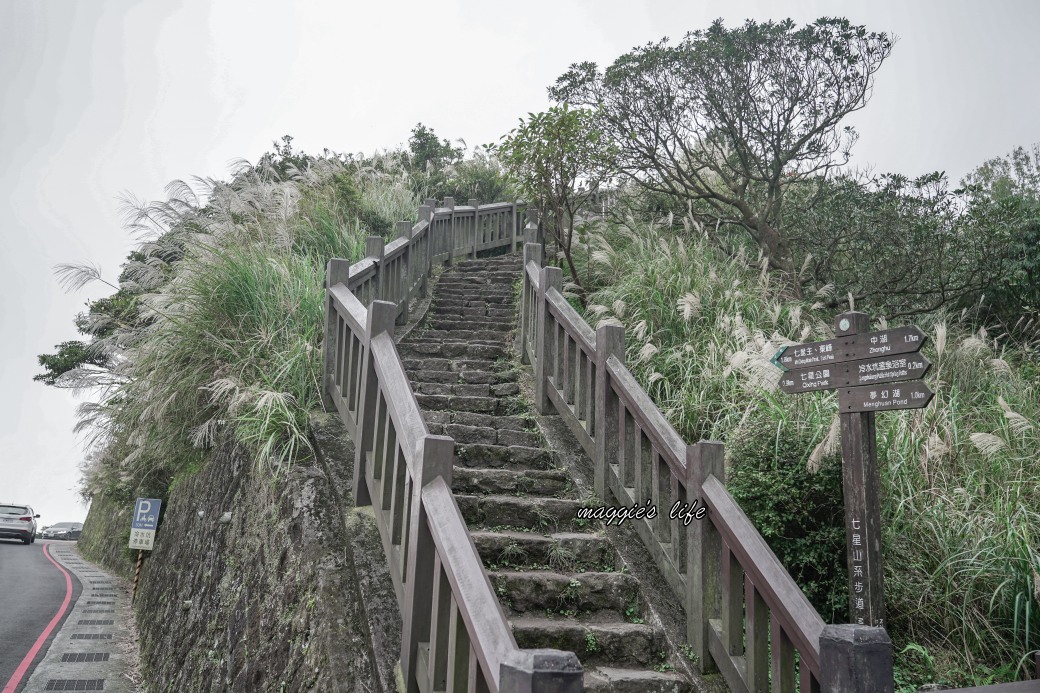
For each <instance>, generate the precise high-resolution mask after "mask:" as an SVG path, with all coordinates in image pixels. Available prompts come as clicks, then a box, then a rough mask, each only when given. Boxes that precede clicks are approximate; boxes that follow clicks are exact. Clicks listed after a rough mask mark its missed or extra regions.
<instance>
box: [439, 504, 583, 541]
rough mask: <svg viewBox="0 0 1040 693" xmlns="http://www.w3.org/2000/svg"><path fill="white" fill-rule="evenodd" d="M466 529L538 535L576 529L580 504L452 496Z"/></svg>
mask: <svg viewBox="0 0 1040 693" xmlns="http://www.w3.org/2000/svg"><path fill="white" fill-rule="evenodd" d="M455 500H457V501H458V503H459V509H460V510H461V511H462V516H463V518H465V520H466V524H467V525H468V526H469V528H470V530H471V531H472V530H476V529H490V528H496V527H501V528H506V527H512V528H521V529H530V530H535V531H538V532H540V533H542V534H552V533H555V532H567V531H575V530H578V529H579V527H578V526H577V525H576V523H575V519H576V515H577V512H578V508H580V507H581V503H579V502H578V501H576V500H572V499H569V498H518V497H516V496H498V495H495V496H475V495H471V494H455Z"/></svg>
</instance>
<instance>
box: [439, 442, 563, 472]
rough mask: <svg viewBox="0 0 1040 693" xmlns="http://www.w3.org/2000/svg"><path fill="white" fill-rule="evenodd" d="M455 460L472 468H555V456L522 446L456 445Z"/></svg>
mask: <svg viewBox="0 0 1040 693" xmlns="http://www.w3.org/2000/svg"><path fill="white" fill-rule="evenodd" d="M456 460H458V462H459V464H462V465H464V466H467V467H474V468H485V467H490V468H493V469H501V468H503V467H509V468H521V469H553V468H555V466H556V456H555V454H554V453H552V451H549V450H545V448H542V447H526V446H524V445H487V444H483V443H468V444H457V445H456Z"/></svg>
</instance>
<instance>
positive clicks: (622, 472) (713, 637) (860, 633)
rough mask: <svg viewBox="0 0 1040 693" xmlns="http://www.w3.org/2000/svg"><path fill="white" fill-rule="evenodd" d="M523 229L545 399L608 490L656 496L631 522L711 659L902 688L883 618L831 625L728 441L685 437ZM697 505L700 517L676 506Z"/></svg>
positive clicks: (537, 367) (525, 344)
mask: <svg viewBox="0 0 1040 693" xmlns="http://www.w3.org/2000/svg"><path fill="white" fill-rule="evenodd" d="M526 234H527V239H528V241H529V242H526V243H525V244H524V271H523V288H522V294H521V297H522V298H521V311H522V312H521V316H520V330H521V335H520V348H521V357H522V359H523V360H524V362H526V363H530V364H531V365H532V366H533V370H534V375H535V400H536V405H537V407H538V409H539V412H540V413H542V414H548V413H552V412H555V413H557V414H559V415H560V417H561V418H562V419H563V421H565V422H566V424H567V426H568V427H569V428H570V430H571V431H572V432H573V433H574V435H575V437H576V438H577V439H578V441H579V442H580V443H581V445H582V447H583V448H584V449H585V451H586V452H587V453H588V454H589V456H590V457H592V459H593V461H594V469H595V478H594V487H595V491H596V494H597V496H599V498H600V499H601V501H602V502H604V503H609V502H610V501H609V499H608V493H609V495H610V496H613V498H614V499H615V501H616V503H617V504H618V505H621V506H629V507H631V506H648V505H649V506H654V507H655V508H656V509H657V513H656V516H655V517H653V518H649V519H648V518H642V519H637V520H633V521H632V522H633V523H634V525H635V528H636V531H637V533H638V535H639V537H640V538H641V540H642V542H643V544H644V545H645V546H646V548H647V549H648V550H649V553H650V555H651V556H652V557H653V560H654V562H655V563H656V565H657V567H658V568H659V570H660V572H661V574H662V575H663V576H664V578H665V580H666V581H667V583H668V584H669V585H670V587H671V589H672V591H673V592H674V593H675V594H676V596H677V597H678V598H679V599H680V601H681V603H682V604H683V606H684V608H685V610H686V615H687V624H688V632H687V636H688V641H689V644H690V646H691V648H692V650H693V654H695V655H696V657H697V661H698V662H699V666H700V668H701V670H702V671H712V670H718V671H719V672H720V673H721V674H722V676H723V677H724V679H725V680H726V682H727V683H728V684H729V687H730V688H731V690H733V691H739V692H744V691H754V692H762V691H769V690H773V691H782V692H785V693H786V692H789V691H795V690H800V691H803V692H805V693H808V692H810V691H812V692H815V691H821V690H823V691H830V692H833V693H837V692H838V691H842V692H844V691H862V692H864V693H866V692H867V691H871V692H872V693H876V692H879V691H885V690H888V691H891V690H892V676H891V667H892V663H891V660H892V654H891V644H890V643H889V641H888V636H887V634H885V632H884V630H883V629H880V628H868V627H864V626H825V624H824V622H823V619H822V618H820V616H819V614H817V613H816V611H815V610H814V609H813V607H812V606H811V605H810V603H809V601H808V599H806V597H805V595H804V594H803V593H802V591H801V590H800V589H799V588H798V586H797V585H796V584H795V582H794V580H793V579H792V578H791V576H790V575H789V574H788V573H787V571H786V570H785V569H784V567H783V565H782V564H781V563H780V561H779V560H778V559H777V558H776V556H775V555H774V554H773V552H772V551H771V550H770V549H769V547H768V546H767V544H766V542H765V541H764V540H763V539H762V537H761V535H760V534H759V533H758V532H757V531H756V530H755V528H754V526H753V525H752V524H751V522H750V521H749V520H748V518H747V516H746V515H745V514H744V512H743V511H742V510H741V509H740V506H739V505H738V504H737V503H736V501H735V500H734V499H733V497H732V496H731V495H730V494H729V492H728V491H727V490H726V486H725V466H724V463H723V456H724V451H723V446H722V444H721V443H715V442H708V441H701V442H699V443H696V444H693V445H688V444H687V443H686V442H684V441H683V440H682V438H681V437H680V436H679V434H678V433H677V432H676V431H675V429H674V428H673V427H672V426H671V425H670V424H669V423H668V422H667V420H666V419H665V417H664V415H663V414H662V413H661V412H660V411H659V410H658V408H657V407H656V406H655V405H654V403H653V401H652V400H651V399H650V397H649V396H648V395H647V394H646V392H645V391H644V390H643V389H642V388H641V387H640V386H639V384H638V383H637V381H636V379H635V378H634V377H633V376H632V374H631V373H630V372H629V370H628V369H627V368H626V367H625V348H624V330H623V329H622V328H621V327H619V326H615V325H602V326H600V327H599V328H598V329H596V330H593V329H592V328H591V327H589V325H588V324H587V323H586V322H585V321H584V320H583V319H582V318H581V316H580V315H579V314H578V313H577V312H576V311H575V310H574V309H573V308H571V306H570V305H569V304H568V303H567V301H566V299H565V298H564V296H563V294H562V274H561V271H560V270H559V269H558V268H555V267H543V266H541V260H540V258H541V257H542V255H543V249H542V247H541V246H540V245H539V244H538V243H534V242H530V241H531V240H533V238H534V236H533V234H534V227H533V226H531V227H529V229H528V230H527V232H526ZM699 507H706V508H707V510H706V511H705V512H703V513H702V518H703V519H692V518H691V520H690V521H688V524H687V523H686V522H681V521H679V519H671V517H670V515H671V513H672V509H673V508H676V509H677V510H678V511H680V512H681V511H684V510H685V511H688V512H691V513H695V512H696V509H697V508H699ZM705 513H706V514H705ZM886 663H887V664H886ZM886 667H887V672H888V674H887V685H886V684H885V683H884V679H885V676H886V675H885V673H884V672H885V671H886ZM850 672H853V673H852V674H850ZM847 675H852V676H853V678H851V679H850V678H848V676H847ZM853 680H855V681H856V683H855V684H853V683H851V681H853Z"/></svg>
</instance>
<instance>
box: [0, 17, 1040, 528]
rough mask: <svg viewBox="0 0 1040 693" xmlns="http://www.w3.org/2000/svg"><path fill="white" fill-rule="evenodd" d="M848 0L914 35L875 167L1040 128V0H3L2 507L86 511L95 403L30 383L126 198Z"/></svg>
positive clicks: (870, 21) (390, 140)
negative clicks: (81, 267)
mask: <svg viewBox="0 0 1040 693" xmlns="http://www.w3.org/2000/svg"><path fill="white" fill-rule="evenodd" d="M825 15H830V16H835V15H841V16H846V17H848V18H849V19H851V20H852V21H854V22H855V23H859V24H865V25H866V26H867V28H868V29H870V30H873V31H886V32H890V33H892V34H895V35H896V36H897V37H898V39H899V40H898V42H897V43H896V45H895V48H894V50H893V52H892V56H891V58H890V59H889V60H888V61H887V62H886V63H885V65H884V66H883V67H882V69H881V71H880V73H879V75H878V79H877V84H876V89H875V93H874V97H873V100H872V101H871V103H870V105H869V106H868V107H867V108H866V109H865V110H863V111H861V112H860V113H858V114H855V117H854V119H853V120H851V123H852V124H854V125H855V126H856V127H857V129H858V130H859V132H860V134H861V139H860V141H859V143H858V144H857V146H856V148H855V149H854V150H853V161H854V162H855V163H856V164H857V165H860V166H872V167H874V168H875V169H876V170H878V171H898V172H901V173H905V174H909V175H913V174H920V173H926V172H928V171H932V170H945V171H947V172H948V173H949V174H950V175H951V177H952V178H953V179H954V180H957V179H959V178H960V177H961V176H963V175H964V174H965V173H967V172H968V171H969V170H971V169H972V168H973V167H974V166H976V165H978V164H979V163H981V162H982V161H984V160H985V159H987V158H991V157H994V156H998V155H1001V154H1004V153H1006V152H1008V151H1009V150H1011V149H1012V148H1014V147H1016V146H1018V145H1028V144H1031V143H1033V142H1036V141H1040V119H1038V117H1037V114H1038V113H1040V88H1038V86H1040V85H1038V80H1037V71H1038V68H1040V65H1038V61H1037V58H1036V53H1035V45H1036V30H1037V28H1038V27H1040V3H1037V2H1033V1H1030V0H1022V1H1021V2H985V3H983V2H952V1H950V0H942V1H929V2H925V1H923V0H916V1H914V2H905V0H870V2H848V1H845V2H824V1H822V0H820V1H817V2H809V1H800V2H780V1H777V0H772V1H769V0H762V1H760V2H734V1H732V0H727V1H726V2H708V1H705V0H700V1H693V0H681V1H676V2H649V1H639V0H625V1H623V2H615V1H612V0H611V1H605V0H596V1H595V2H593V1H592V0H585V1H581V2H571V1H569V0H553V1H552V2H542V1H540V0H536V1H531V0H528V1H527V2H524V3H511V4H508V5H507V4H505V3H488V2H476V1H475V0H458V1H456V2H421V3H419V2H416V3H400V2H392V1H387V2H381V3H377V2H364V3H361V2H307V3H299V4H296V5H293V4H290V3H288V2H272V1H270V0H248V1H246V0H242V1H235V2H230V1H227V2H225V1H220V0H217V1H215V2H214V1H212V0H182V1H180V2H176V1H169V0H167V1H164V2H150V3H147V2H131V1H129V0H79V1H75V2H74V1H72V0H31V1H29V2H26V1H23V0H0V190H3V191H4V192H3V195H4V200H5V204H4V209H3V212H2V213H0V331H2V336H3V339H0V393H2V396H0V502H20V503H29V504H32V505H34V506H35V507H36V509H37V511H38V512H39V513H41V514H42V517H41V519H40V522H41V523H42V524H53V523H54V522H60V521H77V520H83V519H84V518H85V516H86V506H85V505H83V504H82V503H81V502H80V500H79V497H78V493H77V488H78V484H79V473H78V466H79V464H80V462H81V460H82V458H83V449H82V441H80V440H78V439H77V438H76V437H75V436H74V435H73V433H72V427H73V425H74V424H75V420H76V418H75V407H76V404H77V401H76V400H75V398H74V397H72V396H71V395H70V394H69V393H68V392H66V391H60V390H55V389H53V388H48V387H46V386H44V385H42V384H40V383H35V382H33V381H32V379H31V378H32V376H33V375H34V374H36V373H38V372H39V367H38V365H37V361H36V355H37V354H39V353H42V352H52V351H53V347H54V345H55V344H57V343H59V342H62V341H65V340H68V339H75V338H77V335H76V332H75V328H74V326H73V322H72V319H73V317H74V315H75V314H76V313H77V312H79V311H80V310H82V309H83V305H84V302H85V301H87V300H88V299H95V298H99V297H101V296H104V295H107V294H108V293H111V291H110V290H106V289H105V288H104V287H97V288H93V289H88V290H84V291H81V292H79V293H76V294H74V295H68V294H65V293H63V292H62V291H61V289H60V288H59V286H58V283H57V281H56V280H55V277H54V274H53V267H54V265H56V264H58V263H62V262H84V261H89V262H93V263H96V264H98V265H99V266H100V267H101V269H102V272H103V273H104V275H105V276H106V277H108V278H109V279H111V280H112V281H114V280H115V278H116V277H117V276H118V273H119V264H120V263H121V262H122V261H123V259H124V258H125V257H126V255H127V253H128V252H129V251H130V250H131V249H132V247H133V239H132V238H130V237H129V236H128V235H127V233H126V232H125V231H124V230H123V229H122V227H121V224H120V216H119V211H118V210H119V205H118V201H117V196H118V195H120V194H121V193H123V192H131V193H133V194H134V195H135V196H137V197H138V198H141V199H157V198H160V197H162V190H163V187H164V185H165V184H166V183H167V182H169V181H170V180H173V179H179V178H183V179H188V178H190V177H191V176H194V175H199V176H215V177H224V176H225V175H226V174H227V170H228V163H229V162H230V161H232V160H233V159H236V158H240V157H241V158H246V159H249V160H250V161H255V160H256V159H257V158H258V157H259V156H260V155H261V154H262V153H263V152H265V151H269V150H270V149H271V143H272V141H274V140H276V139H279V138H280V137H281V136H282V135H284V134H291V135H292V136H293V137H294V138H295V142H294V144H295V145H297V148H298V149H303V150H304V151H309V152H315V153H320V152H321V150H322V149H323V148H328V149H331V150H333V151H338V152H365V153H371V152H372V151H374V150H376V149H386V148H390V147H394V146H397V145H401V144H403V143H405V142H406V141H407V139H408V136H409V133H410V131H411V129H412V128H413V127H414V126H415V124H416V123H417V122H420V121H421V122H423V123H425V124H426V125H428V126H430V127H432V128H433V129H434V130H435V131H436V132H437V134H438V135H440V136H441V137H448V138H451V139H456V138H463V139H464V140H465V141H466V142H467V144H469V145H470V146H473V145H476V144H483V143H487V142H491V141H494V140H497V139H498V138H499V136H501V135H502V134H503V133H505V132H506V131H508V130H509V129H510V128H512V127H513V126H514V125H515V124H516V123H517V120H518V118H520V117H522V116H524V115H526V114H527V113H528V112H530V111H538V110H541V109H543V108H545V107H546V106H547V105H548V101H547V97H546V93H545V88H546V87H547V86H548V85H550V84H552V82H553V81H554V80H555V79H556V77H558V76H559V75H560V74H561V73H562V72H564V71H565V70H566V69H567V67H568V66H569V65H570V64H571V63H573V62H577V61H583V60H592V61H595V62H597V63H599V64H600V65H605V64H609V63H610V62H612V61H613V60H614V59H615V58H616V57H617V56H619V55H621V54H622V53H624V52H626V51H628V50H629V49H631V48H632V47H633V46H637V45H642V44H644V43H647V42H648V41H653V40H657V39H660V38H661V37H663V36H670V37H672V38H679V37H681V36H682V34H684V33H685V32H686V31H689V30H692V29H698V28H705V27H707V26H708V25H709V24H710V23H711V21H712V20H713V19H715V18H717V17H722V18H723V19H724V20H725V21H726V23H727V24H728V25H731V26H732V25H734V24H737V23H740V22H742V21H743V20H744V19H746V18H754V19H758V20H765V19H782V18H785V17H791V18H792V19H794V20H795V21H796V22H798V23H804V22H807V21H811V20H813V19H815V18H817V17H820V16H825Z"/></svg>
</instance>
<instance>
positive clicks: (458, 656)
mask: <svg viewBox="0 0 1040 693" xmlns="http://www.w3.org/2000/svg"><path fill="white" fill-rule="evenodd" d="M448 633H449V634H448V686H447V690H448V691H450V693H468V689H469V660H470V654H469V653H470V644H469V633H467V632H466V625H465V624H464V623H463V622H462V618H461V614H460V613H459V605H458V603H457V602H456V601H455V595H452V597H451V620H450V623H449V626H448Z"/></svg>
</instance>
